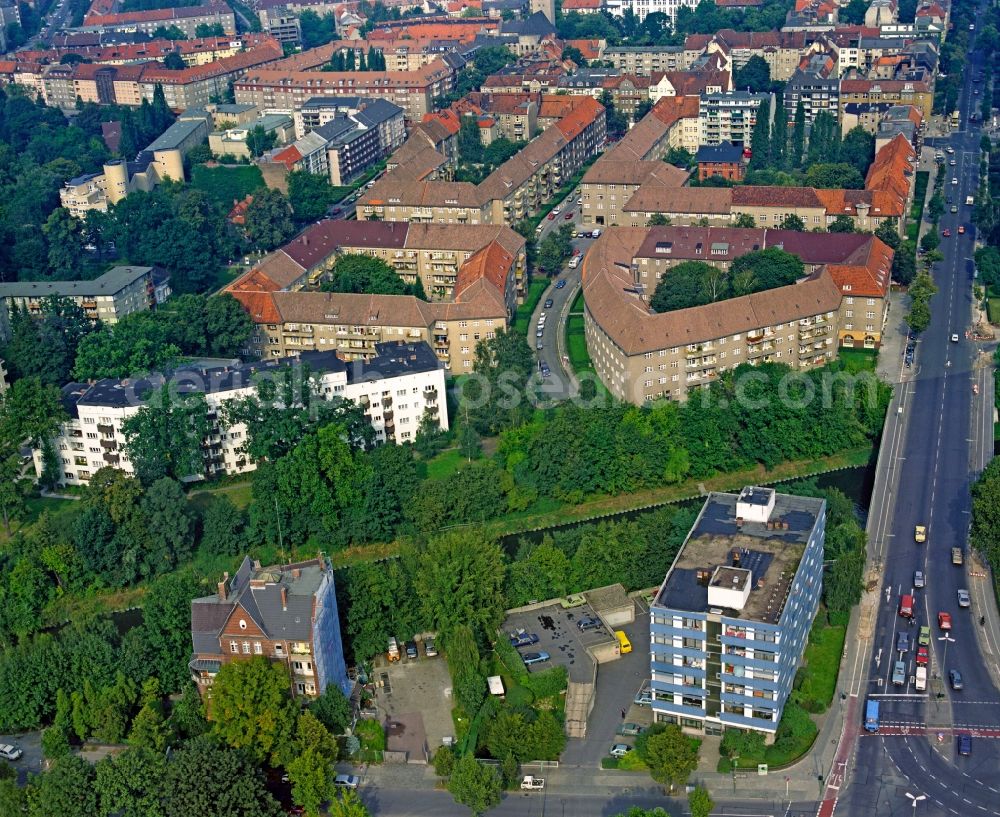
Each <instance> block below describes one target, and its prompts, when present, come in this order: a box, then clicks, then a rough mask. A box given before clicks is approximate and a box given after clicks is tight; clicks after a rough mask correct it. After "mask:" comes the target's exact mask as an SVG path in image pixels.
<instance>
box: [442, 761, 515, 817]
mask: <svg viewBox="0 0 1000 817" xmlns="http://www.w3.org/2000/svg"><path fill="white" fill-rule="evenodd" d="M501 786H502V783H501V781H500V775H499V774H498V773H497V771H496V769H494V768H492V767H491V766H484V765H483V764H482V763H480V762H479V761H478V760H476V758H475V756H474V755H472V754H465V755H462V757H460V758H459V759H458V761H457V762H456V763H455V768H454V769H453V770H452V773H451V778H450V779H449V780H448V791H450V792H451V795H452V797H454V798H455V801H456V802H458V803H461V804H462V805H464V806H468V807H469V808H470V809H471V810H472V813H473V814H474V815H476V817H480V815H482V814H485V813H486V812H487V811H489V810H490V809H491V808H493V807H494V806H496V805H497V804H498V803H499V802H500V791H501Z"/></svg>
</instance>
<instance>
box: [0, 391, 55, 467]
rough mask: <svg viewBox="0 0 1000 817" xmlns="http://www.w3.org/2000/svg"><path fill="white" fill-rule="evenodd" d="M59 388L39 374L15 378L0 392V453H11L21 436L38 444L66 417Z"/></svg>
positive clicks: (4, 454)
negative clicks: (44, 380) (8, 386)
mask: <svg viewBox="0 0 1000 817" xmlns="http://www.w3.org/2000/svg"><path fill="white" fill-rule="evenodd" d="M59 395H60V392H59V389H57V388H56V387H55V386H51V385H46V384H43V383H42V381H41V379H40V378H37V377H26V378H22V379H21V380H18V381H17V382H16V383H15V384H14V385H13V386H11V387H10V388H9V389H8V390H7V391H6V392H4V393H3V394H2V395H0V456H6V455H8V454H11V453H14V452H15V451H16V449H17V448H18V446H20V444H21V443H22V442H24V441H25V440H27V441H29V442H30V443H31V445H32V447H35V448H38V447H39V446H40V445H41V444H42V440H45V439H47V438H49V437H51V436H52V435H54V434H55V433H56V431H57V430H58V429H59V424H60V423H61V422H62V421H63V420H64V419H65V418H66V412H65V410H64V409H63V407H62V402H61V400H60V397H59Z"/></svg>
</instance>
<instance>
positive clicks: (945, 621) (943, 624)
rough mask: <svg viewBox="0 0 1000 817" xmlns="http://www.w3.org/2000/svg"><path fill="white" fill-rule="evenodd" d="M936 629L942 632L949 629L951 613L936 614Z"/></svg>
mask: <svg viewBox="0 0 1000 817" xmlns="http://www.w3.org/2000/svg"><path fill="white" fill-rule="evenodd" d="M938 627H939V628H940V629H942V630H950V629H951V613H938Z"/></svg>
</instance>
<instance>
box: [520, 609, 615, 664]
mask: <svg viewBox="0 0 1000 817" xmlns="http://www.w3.org/2000/svg"><path fill="white" fill-rule="evenodd" d="M591 617H594V611H593V610H592V609H591V608H590V606H589V605H587V604H583V605H580V606H578V607H573V608H570V609H565V608H563V607H562V606H561V605H559V604H550V605H548V606H547V607H542V608H539V609H537V610H531V611H528V612H521V613H511V614H510V615H509V616H508V617H507V619H506V621H504V624H503V629H504V632H506V633H508V634H510V633H514V632H517V631H518V630H524V631H525V632H527V633H534V634H535V635H537V636H538V643H537V644H532V645H531V646H527V647H521V648H520V649H519V650H518V652H519V653H521V654H522V655H526V654H528V653H533V652H546V653H548V654H549V656H550V658H549V660H548V661H543V662H542V663H539V664H533V665H532V666H530V667H528V671H529V672H543V671H544V670H547V669H549V668H551V667H554V666H564V667H566V669H567V671H568V673H569V679H570V680H571V681H576V682H578V683H590V681H591V680H593V677H594V659H593V658H592V657H591V656H590V654H589V653H588V652H587V650H588V648H589V649H594V648H595V647H607V646H608V645H610V644H613V643H614V634H613V633H610V632H608V629H607V628H606V627H604V626H602V627H601V628H600V629H596V630H588V631H587V632H580V628H579V627H578V626H577V622H578V621H579V620H580V619H581V618H591Z"/></svg>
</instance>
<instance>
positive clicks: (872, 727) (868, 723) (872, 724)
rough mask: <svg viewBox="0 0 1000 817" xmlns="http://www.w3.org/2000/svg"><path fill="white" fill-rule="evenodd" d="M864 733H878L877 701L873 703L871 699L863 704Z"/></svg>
mask: <svg viewBox="0 0 1000 817" xmlns="http://www.w3.org/2000/svg"><path fill="white" fill-rule="evenodd" d="M865 731H866V732H877V731H878V701H873V700H872V699H871V698H869V699H868V702H867V703H866V704H865Z"/></svg>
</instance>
